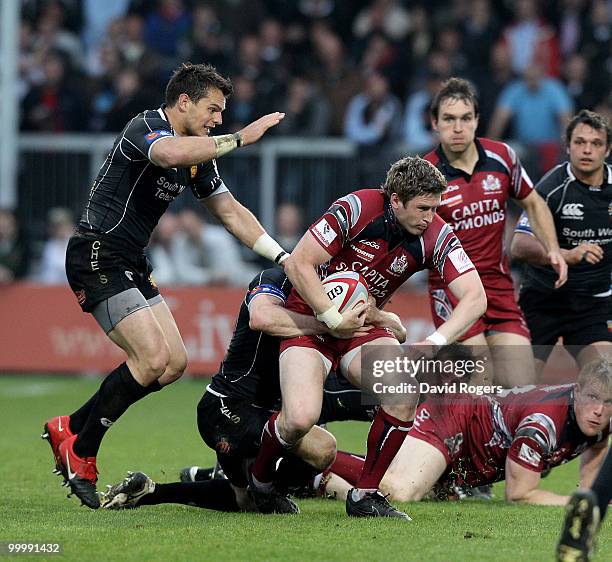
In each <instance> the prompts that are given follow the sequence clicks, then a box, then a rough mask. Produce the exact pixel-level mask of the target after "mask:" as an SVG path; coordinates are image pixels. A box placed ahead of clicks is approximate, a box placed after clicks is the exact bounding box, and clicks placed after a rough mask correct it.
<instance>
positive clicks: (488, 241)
mask: <svg viewBox="0 0 612 562" xmlns="http://www.w3.org/2000/svg"><path fill="white" fill-rule="evenodd" d="M474 142H475V143H476V148H477V150H478V161H477V162H476V166H475V167H474V171H473V173H472V174H471V175H469V174H467V173H466V172H464V171H463V170H459V169H458V168H455V167H454V166H452V165H451V164H450V163H449V161H448V159H447V158H446V156H445V154H444V152H443V151H442V148H441V147H438V148H437V149H436V150H434V151H432V152H430V153H429V154H427V155H425V156H424V158H425V160H428V161H429V162H431V163H432V164H433V165H434V166H436V168H438V170H440V172H441V173H442V174H443V175H444V177H445V178H446V181H447V182H448V189H447V190H446V192H445V193H444V194H443V195H442V202H441V204H440V207H439V208H438V214H439V215H440V217H442V218H443V219H444V220H445V221H446V222H447V223H448V224H449V225H450V226H451V227H452V228H453V230H454V231H455V234H456V235H457V237H458V238H459V241H460V242H461V244H462V245H463V249H464V250H465V252H466V253H467V255H468V256H469V257H470V259H471V260H472V262H473V263H474V266H475V267H476V270H477V271H478V274H479V275H480V277H481V279H482V282H483V285H484V286H485V289H486V288H487V286H493V287H495V288H498V289H501V288H512V277H511V276H510V267H509V264H508V257H507V256H506V253H505V251H504V227H505V224H506V204H507V202H508V199H511V198H512V199H524V198H525V197H527V196H528V195H529V194H530V193H531V191H532V190H533V184H532V182H531V180H530V179H529V176H528V175H527V173H526V172H525V170H524V169H523V167H522V165H521V163H520V161H519V159H518V157H517V155H516V153H515V152H514V150H512V148H510V147H509V146H508V145H507V144H505V143H503V142H497V141H492V140H489V139H486V138H478V139H476V140H475V141H474ZM429 283H430V286H431V288H433V289H439V288H441V287H442V286H443V285H444V283H443V281H442V279H441V278H440V276H439V275H438V274H437V273H436V271H432V272H431V273H430V275H429Z"/></svg>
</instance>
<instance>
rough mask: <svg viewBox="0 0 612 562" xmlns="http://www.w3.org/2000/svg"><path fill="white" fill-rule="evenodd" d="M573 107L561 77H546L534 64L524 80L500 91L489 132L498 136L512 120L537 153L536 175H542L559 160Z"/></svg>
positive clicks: (521, 139)
mask: <svg viewBox="0 0 612 562" xmlns="http://www.w3.org/2000/svg"><path fill="white" fill-rule="evenodd" d="M572 109H573V107H572V101H571V99H570V97H569V96H568V94H567V91H566V89H565V87H564V86H563V85H562V84H561V83H560V82H559V81H558V80H554V79H552V78H546V77H544V76H543V69H542V68H541V67H540V66H539V65H538V64H531V65H530V66H528V67H527V69H526V70H525V74H524V77H523V78H522V79H521V80H517V81H515V82H513V83H511V84H509V85H508V86H507V87H506V88H504V90H503V91H502V92H501V94H500V96H499V100H498V102H497V107H496V108H495V112H494V114H493V117H492V119H491V125H490V127H489V134H488V135H487V136H489V137H492V138H494V139H499V138H500V137H501V134H502V132H503V131H504V129H505V128H506V126H507V125H508V124H509V123H510V122H512V130H513V138H514V139H515V140H516V141H517V142H519V143H522V144H525V145H527V146H529V147H531V148H533V149H534V150H535V152H536V153H537V154H536V156H537V158H538V160H539V170H538V172H539V173H538V174H537V175H540V176H541V175H542V174H543V173H544V171H545V170H548V169H549V168H552V166H554V165H555V163H556V162H557V159H558V157H559V150H560V144H559V143H560V139H561V131H563V129H564V128H565V125H566V124H567V122H568V121H569V117H570V115H571V113H572Z"/></svg>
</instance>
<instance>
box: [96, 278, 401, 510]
mask: <svg viewBox="0 0 612 562" xmlns="http://www.w3.org/2000/svg"><path fill="white" fill-rule="evenodd" d="M291 288H292V286H291V283H290V282H289V280H288V279H287V276H286V275H285V274H284V273H283V271H282V270H280V269H278V268H275V269H267V270H264V271H263V272H262V273H260V274H259V275H257V276H256V277H255V278H254V279H253V281H251V283H250V285H249V290H248V291H247V294H246V296H245V299H244V301H243V303H242V305H241V307H240V312H239V314H238V320H237V322H236V328H235V330H234V334H233V336H232V340H231V342H230V344H229V347H228V350H227V355H226V356H225V358H224V360H223V362H222V363H221V366H220V368H219V372H218V373H217V374H216V375H215V376H214V377H213V379H212V381H211V383H210V385H209V386H208V387H207V389H206V392H205V393H204V396H203V397H202V399H201V400H200V403H199V404H198V429H199V431H200V435H201V436H202V439H203V440H204V442H205V443H206V444H207V445H208V446H209V447H210V448H211V449H213V450H214V451H215V452H216V455H217V460H218V463H219V465H220V467H221V469H222V470H223V472H224V473H225V476H226V477H227V479H228V480H221V481H218V480H209V481H204V482H201V481H198V482H174V483H170V484H155V483H153V482H152V481H151V480H150V479H149V478H148V477H147V476H146V475H144V474H143V473H142V472H136V473H131V474H128V477H127V478H126V479H125V480H124V481H123V482H120V483H119V484H117V485H115V486H112V487H111V488H110V490H109V491H108V492H107V493H106V494H105V495H104V500H103V505H104V506H105V507H108V508H110V509H116V508H125V507H135V506H137V505H144V504H148V505H151V504H157V503H184V504H188V505H196V506H199V507H207V508H210V509H220V510H224V511H228V510H229V511H236V510H245V511H252V510H255V509H256V508H255V505H254V503H253V502H252V501H251V498H250V496H249V494H248V493H247V485H248V481H247V475H248V470H249V467H250V464H249V463H250V462H251V461H252V460H253V459H254V458H255V456H256V455H257V451H258V450H259V446H260V442H261V435H262V431H263V429H264V427H265V425H266V422H267V421H268V419H269V417H270V415H271V414H272V412H273V411H274V410H277V409H278V408H279V400H280V386H279V361H278V356H279V347H280V338H281V337H296V336H298V335H316V334H326V333H329V331H330V330H329V328H327V326H325V324H322V323H321V322H319V321H318V320H316V318H314V316H312V315H307V314H300V313H297V312H294V311H291V310H287V309H285V307H284V305H285V302H286V300H287V298H288V296H289V293H290V292H291ZM366 323H367V324H368V325H373V326H385V327H388V328H390V329H391V330H392V331H393V333H394V334H395V335H396V337H397V338H398V339H399V340H402V341H403V340H405V338H406V331H405V329H404V327H403V326H402V324H401V321H400V320H399V318H398V317H397V316H396V315H395V314H393V313H388V312H383V311H380V310H378V309H376V308H375V307H370V308H369V309H368V313H367V316H366ZM367 330H368V328H367V327H366V328H360V329H359V330H358V332H359V333H365V332H366V331H367ZM326 388H327V389H328V391H329V396H330V399H328V400H324V405H323V411H322V413H321V419H320V421H321V422H328V421H337V420H346V419H362V420H366V419H371V418H372V417H373V412H372V411H369V410H371V407H370V408H368V407H367V406H362V405H361V400H360V397H359V392H358V391H357V390H356V389H354V388H353V387H350V386H349V385H348V384H345V383H342V382H340V380H338V379H337V378H336V377H335V376H332V377H330V378H329V379H328V382H327V384H326ZM339 396H341V398H340V400H338V397H339ZM332 397H334V398H332ZM347 397H348V398H347ZM335 456H336V444H335V440H334V438H333V436H332V435H331V434H330V433H328V432H327V431H325V430H324V429H322V428H321V427H318V426H315V427H313V428H312V429H311V430H310V432H308V434H306V435H305V436H304V437H303V438H302V439H301V440H300V441H299V442H298V443H297V444H296V445H295V447H293V448H292V449H291V451H290V453H289V454H288V455H287V456H286V457H285V458H284V459H283V460H286V461H288V462H289V463H291V465H290V469H288V470H285V471H284V472H285V474H286V473H288V472H289V473H290V474H291V475H292V476H295V475H296V474H297V473H298V472H299V473H301V474H305V477H306V479H307V480H308V479H311V478H314V477H315V475H316V474H317V473H321V472H322V471H324V470H325V469H326V468H328V467H329V465H331V463H332V462H333V461H334V457H335ZM295 457H298V458H299V459H302V461H306V463H308V465H310V473H309V469H308V465H306V466H304V465H305V463H304V462H302V461H296V460H295ZM258 509H259V511H261V512H265V513H275V512H281V513H287V512H297V506H295V504H294V503H293V502H292V501H291V500H290V499H289V498H287V497H286V496H285V495H283V494H282V493H274V494H270V495H269V496H268V501H267V503H266V505H262V504H259V505H258Z"/></svg>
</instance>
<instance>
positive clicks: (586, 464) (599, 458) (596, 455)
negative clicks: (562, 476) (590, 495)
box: [580, 442, 608, 488]
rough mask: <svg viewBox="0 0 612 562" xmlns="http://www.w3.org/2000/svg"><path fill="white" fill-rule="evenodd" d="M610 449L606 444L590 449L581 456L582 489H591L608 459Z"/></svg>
mask: <svg viewBox="0 0 612 562" xmlns="http://www.w3.org/2000/svg"><path fill="white" fill-rule="evenodd" d="M607 452H608V447H606V446H605V442H602V443H601V444H598V445H595V446H593V447H589V448H588V449H587V450H586V451H584V453H582V455H580V487H581V488H590V487H591V486H592V485H593V482H594V481H595V478H596V477H597V474H598V472H599V469H600V467H601V464H602V463H603V461H604V459H605V458H606V453H607Z"/></svg>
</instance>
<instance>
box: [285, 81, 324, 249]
mask: <svg viewBox="0 0 612 562" xmlns="http://www.w3.org/2000/svg"><path fill="white" fill-rule="evenodd" d="M280 111H282V112H283V113H284V114H285V118H284V119H283V120H282V121H281V122H280V123H279V124H278V126H277V129H276V132H277V133H278V134H279V135H293V136H305V137H323V136H327V135H328V134H329V129H330V126H329V124H330V108H329V102H328V101H327V99H326V98H325V97H324V96H322V95H321V94H320V92H319V91H318V89H317V87H316V86H315V85H314V84H313V83H312V82H311V81H310V80H308V79H307V78H305V77H304V76H294V77H293V78H292V79H291V81H290V82H289V87H288V91H287V97H286V98H285V101H284V103H282V104H281V109H280ZM281 125H282V126H281ZM283 247H284V246H283Z"/></svg>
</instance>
